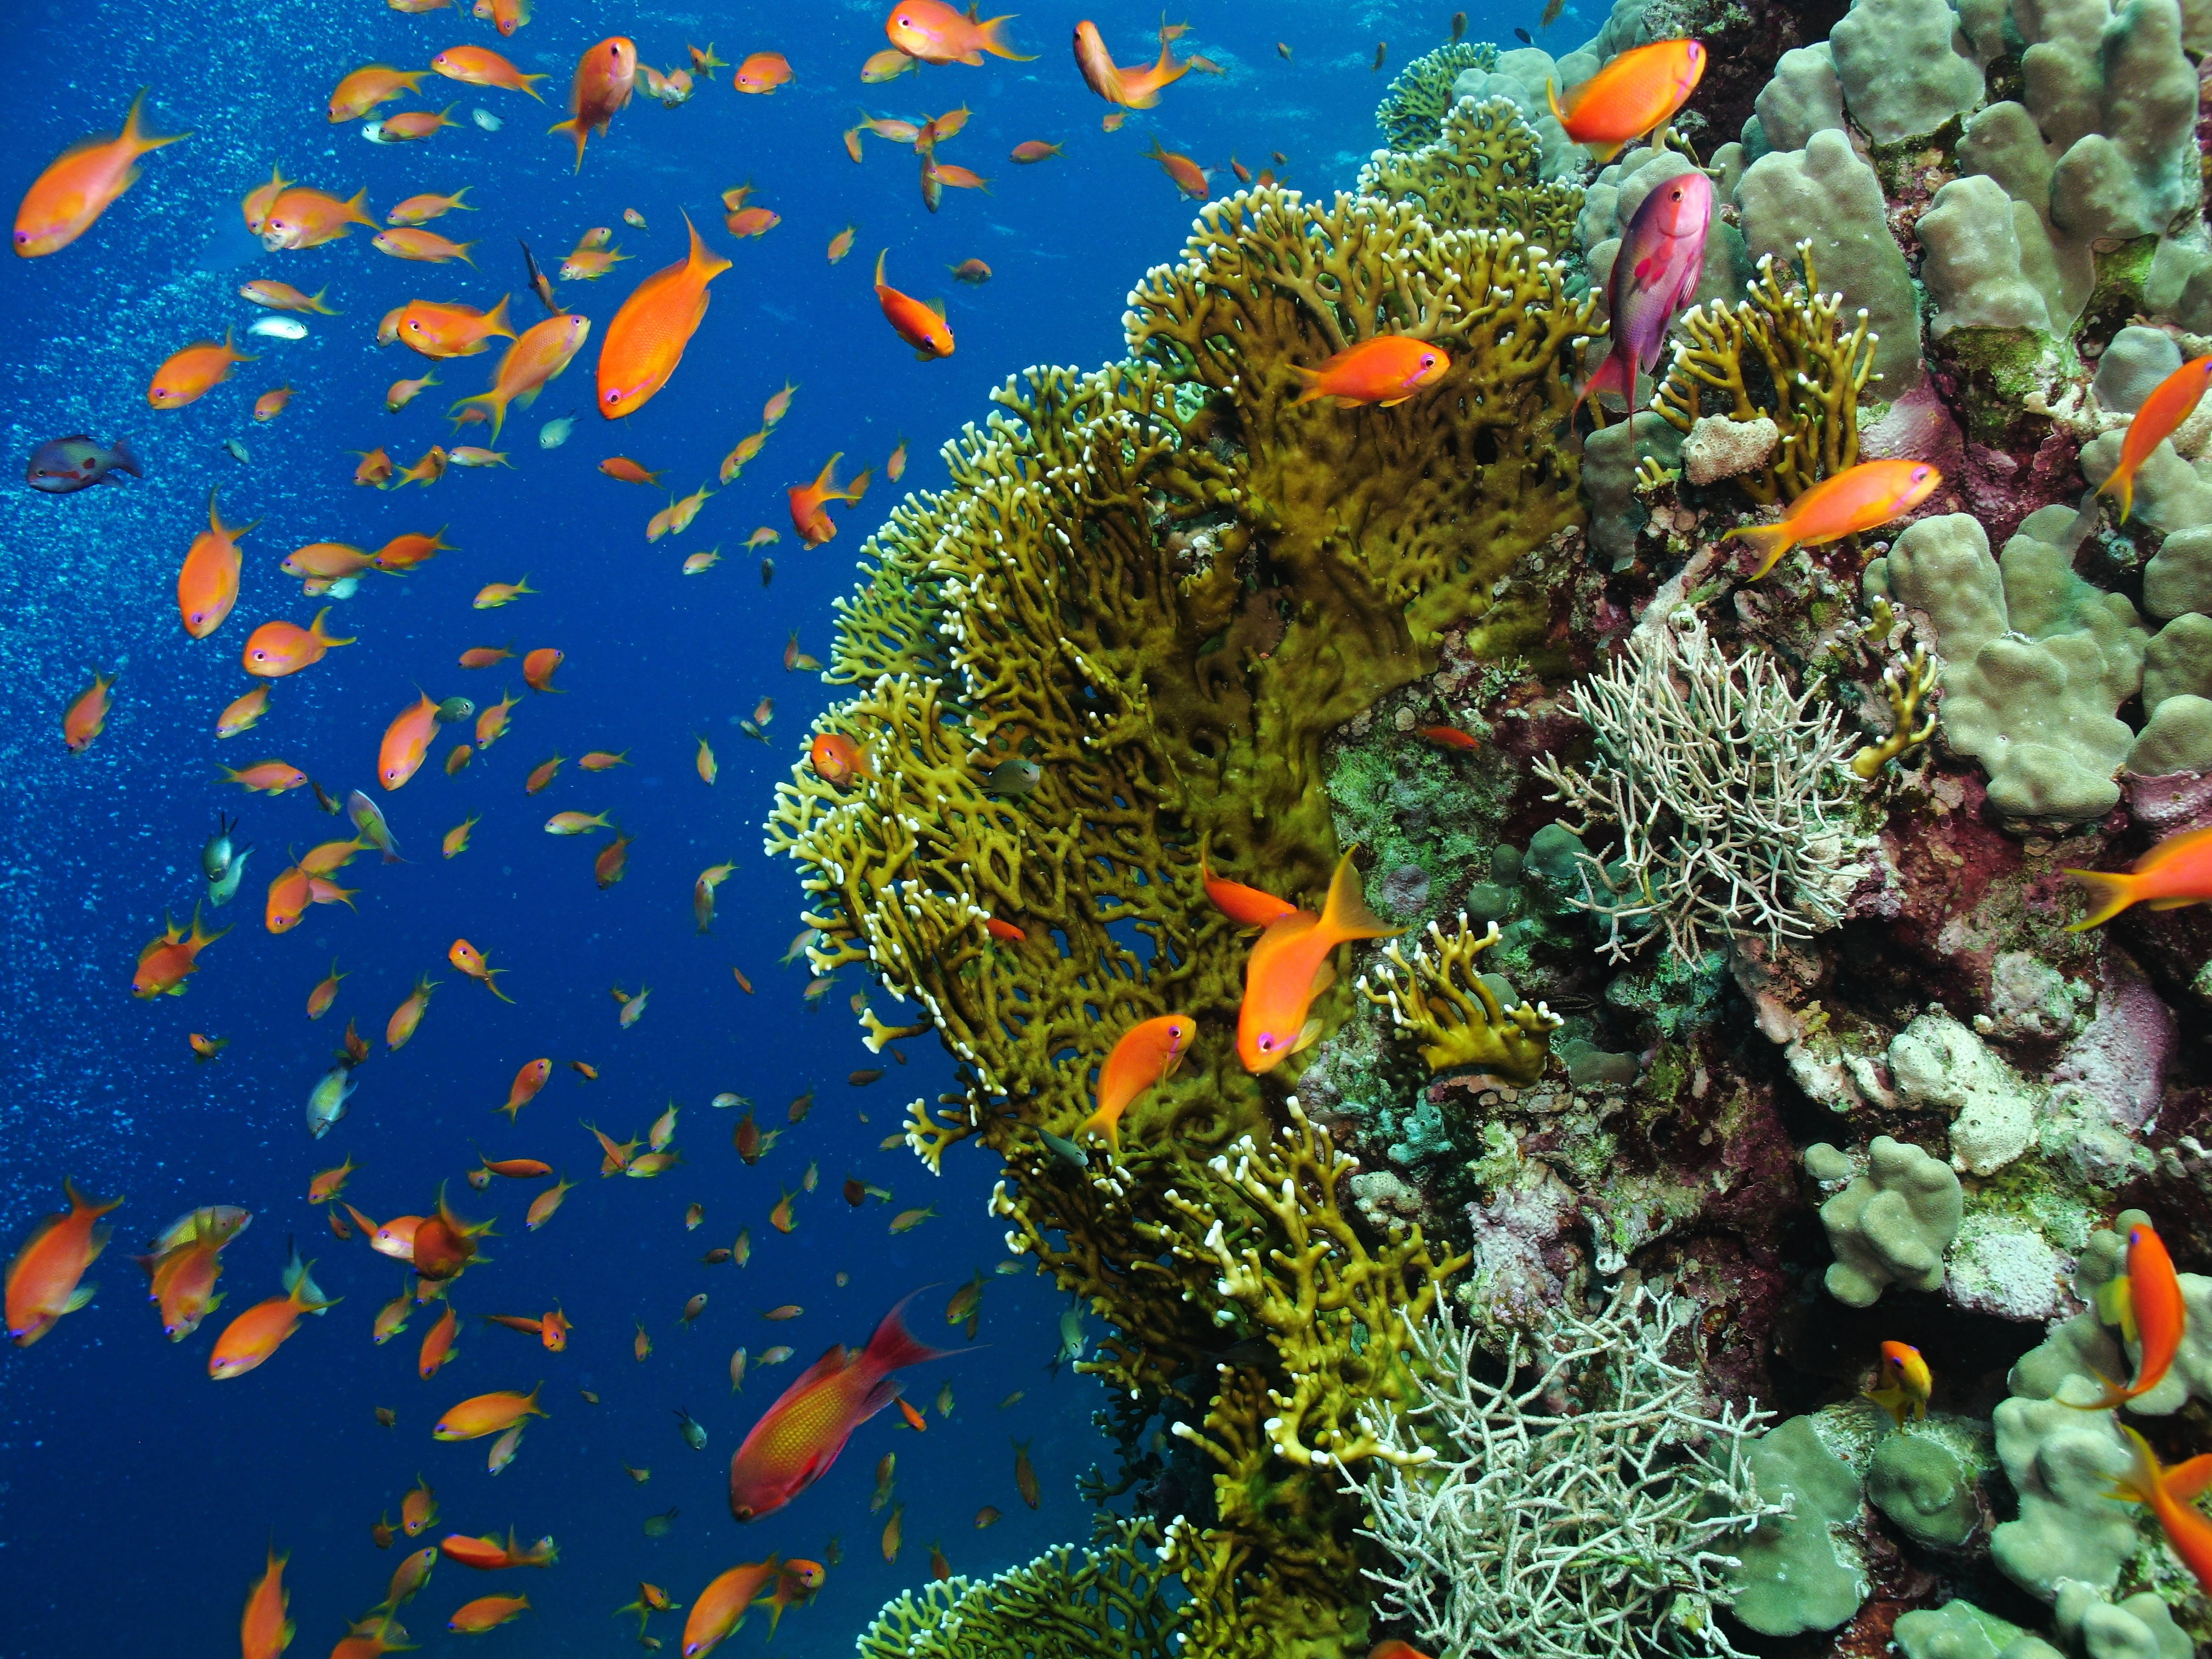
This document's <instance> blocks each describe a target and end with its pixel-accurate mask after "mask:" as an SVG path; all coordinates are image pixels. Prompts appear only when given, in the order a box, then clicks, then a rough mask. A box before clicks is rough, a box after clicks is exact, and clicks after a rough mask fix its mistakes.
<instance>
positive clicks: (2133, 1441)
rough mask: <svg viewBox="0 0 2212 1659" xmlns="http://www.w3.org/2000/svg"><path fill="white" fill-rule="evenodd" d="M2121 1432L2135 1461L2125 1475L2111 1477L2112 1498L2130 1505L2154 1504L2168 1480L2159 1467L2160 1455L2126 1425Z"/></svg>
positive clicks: (2122, 1426) (2121, 1428) (2123, 1425)
mask: <svg viewBox="0 0 2212 1659" xmlns="http://www.w3.org/2000/svg"><path fill="white" fill-rule="evenodd" d="M2120 1432H2121V1433H2122V1434H2124V1435H2125V1436H2127V1437H2128V1445H2129V1449H2130V1450H2131V1451H2132V1452H2133V1453H2134V1461H2133V1462H2131V1463H2130V1465H2129V1467H2128V1472H2127V1473H2126V1474H2116V1475H2112V1476H2110V1477H2109V1479H2110V1480H2111V1481H2112V1497H2114V1498H2120V1499H2122V1500H2124V1501H2125V1502H2127V1503H2130V1504H2149V1503H2152V1502H2154V1501H2155V1499H2156V1498H2157V1497H2158V1494H2159V1491H2160V1487H2162V1486H2164V1485H2165V1479H2166V1472H2165V1471H2164V1470H2163V1469H2161V1468H2159V1466H2158V1455H2157V1454H2156V1453H2155V1452H2154V1451H2152V1450H2151V1449H2150V1443H2149V1442H2148V1441H2147V1440H2145V1439H2144V1438H2143V1437H2142V1436H2141V1435H2140V1434H2137V1433H2136V1431H2135V1430H2134V1429H2132V1428H2130V1426H2129V1425H2126V1424H2125V1423H2123V1424H2121V1425H2120Z"/></svg>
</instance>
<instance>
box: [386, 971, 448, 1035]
mask: <svg viewBox="0 0 2212 1659" xmlns="http://www.w3.org/2000/svg"><path fill="white" fill-rule="evenodd" d="M437 988H438V982H437V981H435V980H434V979H432V978H431V977H430V976H429V975H427V974H420V975H416V980H415V988H414V989H413V990H412V991H410V992H409V993H408V994H407V1000H406V1001H404V1002H403V1003H401V1004H400V1005H399V1006H398V1007H397V1008H394V1009H393V1010H392V1018H390V1019H388V1020H386V1022H385V1025H384V1046H385V1047H386V1048H391V1049H399V1048H405V1047H406V1046H407V1044H408V1042H409V1041H410V1039H411V1038H412V1037H413V1036H414V1035H415V1030H416V1027H417V1026H419V1025H421V1024H422V1011H423V1010H424V1009H426V1008H428V1006H430V993H431V992H433V991H435V990H436V989H437Z"/></svg>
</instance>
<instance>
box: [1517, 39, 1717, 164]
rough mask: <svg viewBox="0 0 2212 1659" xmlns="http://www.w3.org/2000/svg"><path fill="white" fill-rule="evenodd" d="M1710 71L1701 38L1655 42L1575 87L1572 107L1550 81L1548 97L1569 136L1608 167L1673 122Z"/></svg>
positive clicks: (1570, 96)
mask: <svg viewBox="0 0 2212 1659" xmlns="http://www.w3.org/2000/svg"><path fill="white" fill-rule="evenodd" d="M1704 74H1705V47H1703V46H1700V45H1699V44H1698V42H1696V41H1695V40H1654V41H1653V42H1652V43H1651V44H1650V46H1637V47H1634V48H1632V49H1631V50H1630V51H1627V52H1622V53H1621V54H1620V56H1619V57H1617V58H1613V61H1612V62H1610V63H1608V64H1607V65H1606V66H1605V67H1604V68H1603V69H1601V70H1599V71H1598V72H1597V73H1596V74H1595V75H1593V76H1590V78H1589V80H1587V81H1585V82H1583V83H1582V84H1581V85H1580V86H1578V87H1576V88H1573V89H1572V90H1571V91H1570V92H1569V93H1568V94H1567V104H1566V107H1565V108H1562V107H1560V105H1559V90H1558V88H1555V87H1553V85H1552V84H1551V83H1550V82H1546V83H1545V87H1544V95H1545V96H1546V97H1547V98H1548V99H1549V100H1551V105H1552V113H1553V115H1554V116H1555V117H1557V118H1558V119H1559V125H1561V126H1563V127H1565V129H1566V130H1567V137H1570V138H1571V139H1572V140H1574V142H1575V143H1578V144H1584V145H1587V146H1588V147H1589V152H1590V154H1591V155H1592V156H1594V157H1595V159H1596V161H1597V162H1598V165H1599V166H1601V167H1602V166H1604V165H1605V163H1607V161H1611V160H1613V157H1614V156H1616V155H1619V154H1620V152H1621V151H1622V149H1625V148H1626V147H1627V146H1628V145H1630V144H1632V143H1634V142H1635V141H1636V140H1638V138H1641V137H1644V134H1646V133H1647V132H1650V131H1651V130H1652V129H1653V128H1655V127H1657V126H1659V125H1661V124H1662V123H1663V122H1665V121H1667V120H1668V119H1670V118H1672V117H1673V115H1674V112H1675V111H1676V110H1678V109H1680V108H1681V107H1682V106H1683V104H1684V103H1685V102H1686V100H1688V98H1689V96H1690V94H1692V92H1694V91H1696V90H1697V88H1698V80H1699V76H1702V75H1704Z"/></svg>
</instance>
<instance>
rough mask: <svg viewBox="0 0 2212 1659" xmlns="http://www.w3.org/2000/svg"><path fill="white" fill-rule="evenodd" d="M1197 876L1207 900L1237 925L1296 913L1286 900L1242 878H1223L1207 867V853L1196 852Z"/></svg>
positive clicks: (1261, 922) (1264, 922)
mask: <svg viewBox="0 0 2212 1659" xmlns="http://www.w3.org/2000/svg"><path fill="white" fill-rule="evenodd" d="M1198 874H1199V879H1200V881H1202V882H1204V883H1205V884H1206V902H1208V903H1210V904H1212V906H1213V908H1215V909H1217V910H1218V911H1220V912H1221V914H1222V915H1225V916H1226V917H1228V918H1229V920H1230V921H1233V922H1235V923H1236V924H1237V926H1238V927H1266V926H1267V924H1268V923H1269V922H1271V921H1276V920H1277V919H1279V918H1280V917H1283V916H1290V915H1297V908H1298V907H1297V905H1295V904H1293V903H1291V902H1290V900H1288V899H1283V898H1277V897H1276V896H1274V895H1273V893H1267V892H1262V891H1261V890H1260V889H1259V888H1257V887H1247V886H1246V885H1244V884H1243V882H1241V881H1224V880H1223V879H1222V878H1220V877H1219V876H1217V875H1215V874H1214V873H1213V872H1212V870H1210V869H1208V868H1207V867H1206V854H1205V853H1204V852H1203V851H1201V852H1200V854H1199V855H1198Z"/></svg>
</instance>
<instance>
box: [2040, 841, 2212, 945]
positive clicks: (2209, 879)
mask: <svg viewBox="0 0 2212 1659" xmlns="http://www.w3.org/2000/svg"><path fill="white" fill-rule="evenodd" d="M2066 873H2067V874H2068V875H2069V876H2071V877H2073V878H2074V879H2075V880H2076V881H2078V882H2081V884H2084V885H2085V886H2087V888H2088V889H2089V894H2090V896H2091V898H2092V899H2093V900H2094V901H2095V902H2096V908H2095V909H2093V910H2092V911H2091V912H2090V913H2089V914H2088V915H2086V916H2084V917H2083V918H2082V919H2081V921H2077V922H2074V923H2072V924H2070V925H2069V927H2067V930H2066V931H2067V932H2068V933H2080V932H2081V931H2082V930H2083V929H2084V928H2087V927H2100V926H2102V925H2103V924H2104V923H2106V922H2108V921H2111V920H2112V918H2113V917H2114V916H2117V915H2119V914H2120V912H2121V911H2123V910H2124V909H2126V908H2128V907H2129V906H2130V905H2131V904H2148V905H2149V906H2150V908H2152V909H2154V910H2178V909H2179V908H2181V907H2182V906H2184V905H2186V904H2202V903H2203V902H2205V901H2206V900H2207V899H2212V829H2189V830H2185V831H2184V832H2183V833H2181V834H2180V835H2178V836H2167V837H2166V839H2165V840H2164V841H2162V842H2159V844H2158V845H2157V846H2155V847H2154V848H2151V849H2150V851H2149V852H2148V853H2146V854H2143V855H2142V857H2141V858H2139V859H2137V860H2136V865H2135V869H2134V872H2132V873H2129V874H2116V873H2114V872H2111V871H2106V870H2069V871H2068V872H2066Z"/></svg>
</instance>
